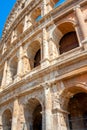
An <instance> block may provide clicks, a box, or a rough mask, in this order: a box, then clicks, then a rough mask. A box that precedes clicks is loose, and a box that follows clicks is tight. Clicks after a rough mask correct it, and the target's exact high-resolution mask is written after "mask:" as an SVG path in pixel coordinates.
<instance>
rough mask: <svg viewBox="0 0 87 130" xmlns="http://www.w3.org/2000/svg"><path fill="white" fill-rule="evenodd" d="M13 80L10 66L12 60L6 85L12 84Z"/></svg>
mask: <svg viewBox="0 0 87 130" xmlns="http://www.w3.org/2000/svg"><path fill="white" fill-rule="evenodd" d="M11 82H12V73H11V67H10V61H9V62H8V65H7V78H6V85H8V84H10V83H11Z"/></svg>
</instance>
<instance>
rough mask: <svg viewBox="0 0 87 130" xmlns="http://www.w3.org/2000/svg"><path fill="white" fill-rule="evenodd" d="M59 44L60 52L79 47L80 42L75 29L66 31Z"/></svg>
mask: <svg viewBox="0 0 87 130" xmlns="http://www.w3.org/2000/svg"><path fill="white" fill-rule="evenodd" d="M59 46H60V48H59V50H60V54H62V53H64V52H67V51H70V50H72V49H74V48H76V47H78V46H79V44H78V39H77V36H76V32H75V31H73V32H69V33H66V34H65V35H64V36H63V37H62V39H61V40H60V43H59Z"/></svg>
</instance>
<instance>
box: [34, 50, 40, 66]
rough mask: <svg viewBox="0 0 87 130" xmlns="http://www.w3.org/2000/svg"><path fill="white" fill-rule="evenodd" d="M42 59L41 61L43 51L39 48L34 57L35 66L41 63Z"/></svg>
mask: <svg viewBox="0 0 87 130" xmlns="http://www.w3.org/2000/svg"><path fill="white" fill-rule="evenodd" d="M40 61H41V51H40V49H39V50H38V51H37V53H36V55H35V57H34V67H37V66H38V65H40Z"/></svg>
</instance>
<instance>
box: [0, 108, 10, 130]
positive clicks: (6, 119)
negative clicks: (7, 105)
mask: <svg viewBox="0 0 87 130" xmlns="http://www.w3.org/2000/svg"><path fill="white" fill-rule="evenodd" d="M11 124H12V112H11V110H10V109H6V110H5V111H4V112H3V114H2V126H3V130H11Z"/></svg>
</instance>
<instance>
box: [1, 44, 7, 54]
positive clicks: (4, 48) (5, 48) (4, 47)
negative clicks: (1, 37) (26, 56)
mask: <svg viewBox="0 0 87 130" xmlns="http://www.w3.org/2000/svg"><path fill="white" fill-rule="evenodd" d="M6 50H7V45H6V43H4V45H3V50H2V55H3V54H4V53H5V51H6Z"/></svg>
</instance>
